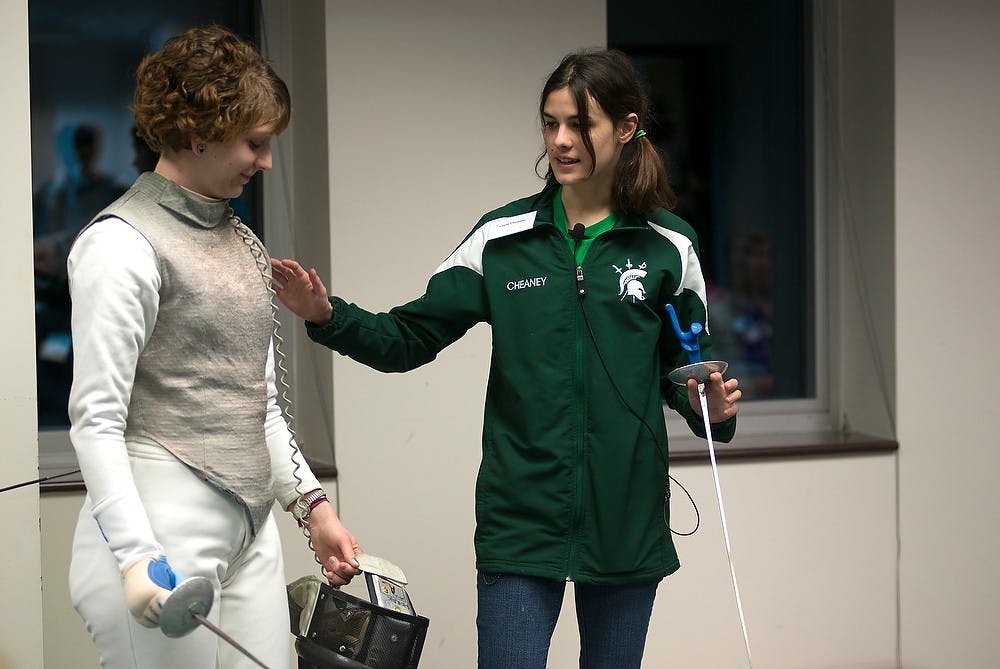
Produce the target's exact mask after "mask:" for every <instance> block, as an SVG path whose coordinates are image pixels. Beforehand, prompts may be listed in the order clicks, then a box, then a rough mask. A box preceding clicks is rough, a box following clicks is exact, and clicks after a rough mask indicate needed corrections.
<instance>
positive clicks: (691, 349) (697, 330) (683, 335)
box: [664, 303, 705, 363]
mask: <svg viewBox="0 0 1000 669" xmlns="http://www.w3.org/2000/svg"><path fill="white" fill-rule="evenodd" d="M664 309H666V310H667V313H668V314H669V315H670V324H671V325H673V327H674V333H675V334H676V335H677V340H678V341H680V343H681V348H682V349H684V350H685V351H687V354H688V362H689V363H694V362H701V346H700V345H699V344H698V335H700V334H701V333H702V332H703V331H704V329H705V327H704V326H703V325H702V324H701V323H692V324H691V330H690V331H689V332H684V331H683V330H681V324H680V321H678V320H677V312H676V311H674V305H672V304H670V303H667V305H666V306H665V307H664Z"/></svg>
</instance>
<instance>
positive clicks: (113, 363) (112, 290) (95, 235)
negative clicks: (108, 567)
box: [67, 218, 163, 571]
mask: <svg viewBox="0 0 1000 669" xmlns="http://www.w3.org/2000/svg"><path fill="white" fill-rule="evenodd" d="M67 267H68V271H69V282H70V295H71V297H72V300H73V312H72V327H73V349H74V350H73V387H72V389H71V391H70V397H69V417H70V422H71V423H72V427H71V428H70V439H71V440H72V442H73V448H74V449H75V450H76V457H77V460H78V461H79V463H80V470H81V472H82V474H83V479H84V481H85V482H86V484H87V492H88V495H89V496H90V500H91V503H92V505H93V510H94V518H95V519H96V520H97V524H98V525H99V526H100V528H101V531H102V532H103V533H104V537H105V539H106V540H107V542H108V545H109V547H110V548H111V551H112V552H113V553H114V556H115V558H116V559H117V561H118V566H119V567H120V568H121V569H122V571H124V570H125V569H127V568H128V567H129V566H130V565H131V564H132V563H133V562H135V561H136V560H138V559H139V558H141V557H143V556H146V555H156V554H161V553H163V547H162V546H161V545H160V543H159V542H158V541H157V540H156V536H155V535H154V534H153V529H152V527H151V526H150V523H149V518H148V517H147V515H146V511H145V509H144V508H143V505H142V500H141V498H140V497H139V493H138V491H137V490H136V487H135V480H134V479H133V477H132V468H131V466H130V465H129V458H128V454H127V453H126V450H125V420H126V418H127V416H128V405H129V399H130V397H131V394H132V384H133V381H134V379H135V368H136V364H137V362H138V360H139V354H140V352H141V351H142V350H143V349H144V348H145V346H146V343H147V342H148V341H149V336H150V334H151V333H152V331H153V326H154V325H155V323H156V316H157V311H158V307H159V290H160V285H161V282H160V273H159V268H158V265H157V261H156V254H155V252H154V251H153V248H152V247H151V246H150V244H149V242H148V241H146V239H145V238H144V237H143V236H142V235H141V234H139V232H138V231H136V230H135V229H134V228H132V227H131V226H130V225H128V224H127V223H125V222H124V221H122V220H121V219H117V218H110V219H105V220H102V221H99V222H98V223H95V224H93V225H91V226H90V227H89V228H87V229H86V230H85V231H84V232H83V233H82V234H81V235H80V237H79V238H78V239H77V240H76V242H75V243H74V245H73V249H72V251H71V252H70V254H69V258H68V262H67Z"/></svg>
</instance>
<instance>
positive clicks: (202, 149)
mask: <svg viewBox="0 0 1000 669" xmlns="http://www.w3.org/2000/svg"><path fill="white" fill-rule="evenodd" d="M198 153H205V145H204V144H199V145H198Z"/></svg>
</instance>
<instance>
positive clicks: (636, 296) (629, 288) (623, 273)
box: [611, 258, 646, 303]
mask: <svg viewBox="0 0 1000 669" xmlns="http://www.w3.org/2000/svg"><path fill="white" fill-rule="evenodd" d="M611 266H612V267H614V268H615V271H616V272H618V299H619V300H621V301H623V302H624V301H625V298H626V297H631V298H632V302H633V303H635V302H636V300H639V301H645V299H646V287H645V286H643V285H642V279H645V278H646V263H642V264H641V265H639V266H638V267H633V266H632V259H631V258H629V259H628V260H627V261H626V262H625V269H622V268H621V267H619V266H618V265H611Z"/></svg>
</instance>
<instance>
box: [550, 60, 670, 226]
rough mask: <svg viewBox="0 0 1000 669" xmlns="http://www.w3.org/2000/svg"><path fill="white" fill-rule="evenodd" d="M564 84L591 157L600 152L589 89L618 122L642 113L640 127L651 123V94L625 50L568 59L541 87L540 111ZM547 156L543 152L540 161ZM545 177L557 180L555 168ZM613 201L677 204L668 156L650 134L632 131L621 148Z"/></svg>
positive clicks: (632, 207) (648, 208) (644, 208)
mask: <svg viewBox="0 0 1000 669" xmlns="http://www.w3.org/2000/svg"><path fill="white" fill-rule="evenodd" d="M561 88H568V89H569V91H570V94H571V95H572V96H573V98H574V99H575V101H576V107H577V115H578V118H579V121H580V131H581V133H582V135H583V144H584V148H586V150H587V153H589V154H590V158H591V161H593V160H594V159H595V157H594V156H595V154H594V146H593V144H592V143H591V141H590V114H589V110H588V105H587V96H588V94H589V95H590V97H592V98H593V99H594V100H595V101H597V103H598V104H599V105H601V109H603V110H604V112H605V113H606V114H607V115H608V117H609V118H610V119H611V122H612V123H613V124H615V126H617V125H618V124H619V123H621V122H622V121H624V120H625V118H626V117H627V116H628V115H629V114H635V115H636V116H638V117H639V125H638V127H637V130H636V132H638V130H639V129H645V128H646V124H647V122H648V120H649V98H648V97H647V95H646V90H645V86H644V85H643V82H642V79H641V77H640V76H639V73H638V72H637V71H636V69H635V66H634V65H632V61H631V60H629V58H628V56H626V55H625V54H624V53H622V52H621V51H617V50H615V49H607V50H600V51H579V52H577V53H573V54H570V55H568V56H566V57H565V58H563V59H562V62H561V63H559V66H558V67H556V69H555V70H554V71H553V72H552V74H551V75H549V78H548V80H547V81H546V82H545V86H544V87H543V88H542V95H541V101H540V102H539V105H538V108H539V114H540V115H541V114H542V113H543V110H544V107H545V101H546V99H548V96H549V94H550V93H552V91H555V90H558V89H561ZM544 158H545V154H544V153H543V154H542V156H541V157H539V159H538V163H541V161H542V160H543V159H544ZM536 165H537V163H536ZM545 179H546V181H549V182H551V181H554V180H555V175H553V173H552V168H551V167H549V169H548V172H547V173H546V175H545ZM611 202H612V206H613V207H614V208H615V209H616V210H618V211H622V212H624V213H626V214H645V213H648V212H652V211H656V210H657V209H671V208H672V207H673V206H674V205H675V204H676V203H677V196H676V195H675V194H674V190H673V188H671V187H670V183H669V181H668V180H667V172H666V168H665V167H664V164H663V158H662V157H661V156H660V154H659V152H658V151H657V149H656V147H655V146H653V143H652V142H650V141H649V138H648V137H635V136H633V137H632V139H631V140H629V142H628V143H626V144H625V146H623V147H622V152H621V157H620V159H619V161H618V165H617V167H616V168H615V177H614V183H613V185H612V187H611Z"/></svg>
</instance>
